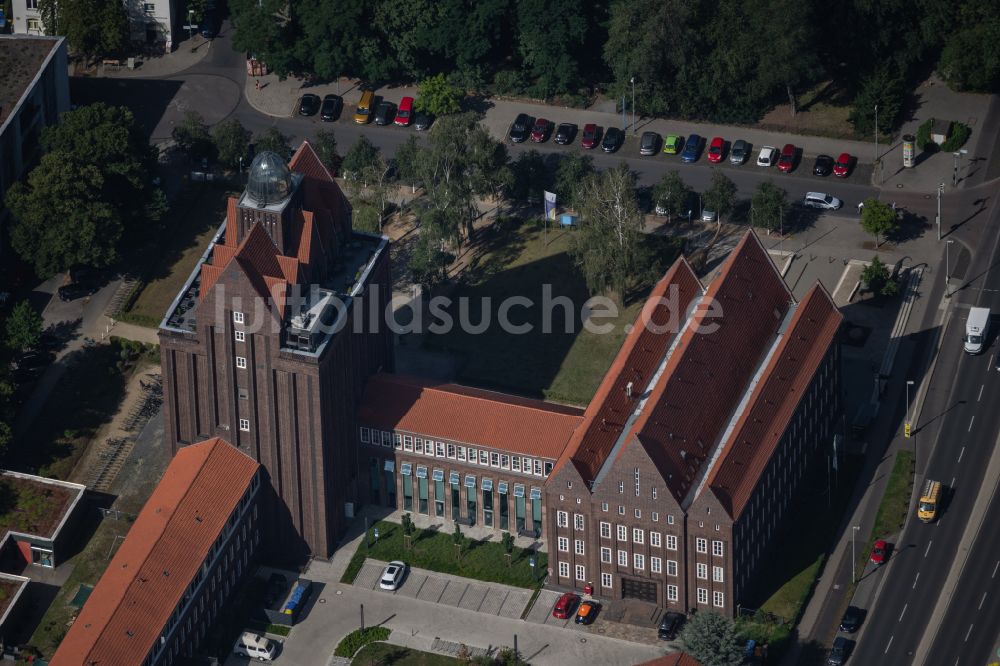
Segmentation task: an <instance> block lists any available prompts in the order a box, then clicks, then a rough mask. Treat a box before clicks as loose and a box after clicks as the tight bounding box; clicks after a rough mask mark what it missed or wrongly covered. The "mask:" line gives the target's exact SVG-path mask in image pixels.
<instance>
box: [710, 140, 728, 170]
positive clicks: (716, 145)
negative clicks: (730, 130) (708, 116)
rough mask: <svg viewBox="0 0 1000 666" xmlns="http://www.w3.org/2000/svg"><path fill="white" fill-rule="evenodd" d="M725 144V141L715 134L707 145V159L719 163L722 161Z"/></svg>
mask: <svg viewBox="0 0 1000 666" xmlns="http://www.w3.org/2000/svg"><path fill="white" fill-rule="evenodd" d="M725 146H726V142H725V141H723V140H722V137H721V136H717V137H715V138H714V139H712V143H711V144H710V145H709V146H708V161H709V162H714V163H719V162H721V161H722V151H723V149H724V148H725Z"/></svg>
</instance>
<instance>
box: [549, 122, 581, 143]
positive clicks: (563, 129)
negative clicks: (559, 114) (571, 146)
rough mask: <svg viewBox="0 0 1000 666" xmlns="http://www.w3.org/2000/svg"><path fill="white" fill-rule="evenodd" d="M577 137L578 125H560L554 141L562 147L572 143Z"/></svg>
mask: <svg viewBox="0 0 1000 666" xmlns="http://www.w3.org/2000/svg"><path fill="white" fill-rule="evenodd" d="M575 136H576V125H574V124H573V123H559V127H557V128H556V136H555V139H554V141H555V142H556V143H558V144H559V145H560V146H565V145H566V144H567V143H570V142H572V141H573V137H575Z"/></svg>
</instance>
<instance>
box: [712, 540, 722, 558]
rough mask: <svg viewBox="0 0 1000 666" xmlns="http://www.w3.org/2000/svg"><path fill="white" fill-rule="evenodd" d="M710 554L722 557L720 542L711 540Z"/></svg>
mask: <svg viewBox="0 0 1000 666" xmlns="http://www.w3.org/2000/svg"><path fill="white" fill-rule="evenodd" d="M712 555H714V556H716V557H722V542H721V541H713V542H712Z"/></svg>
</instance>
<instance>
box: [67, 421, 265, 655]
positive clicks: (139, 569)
mask: <svg viewBox="0 0 1000 666" xmlns="http://www.w3.org/2000/svg"><path fill="white" fill-rule="evenodd" d="M262 477H263V472H262V470H261V468H260V465H258V464H257V463H256V462H255V461H254V460H253V459H252V458H250V457H249V456H247V455H246V454H245V453H242V452H240V451H239V450H237V449H236V447H233V446H230V445H229V444H228V443H226V442H225V441H223V440H221V439H211V440H208V441H205V442H201V443H198V444H194V445H192V446H187V447H184V448H183V449H181V450H180V451H178V452H177V455H176V456H175V457H174V459H173V460H172V461H171V463H170V465H169V466H168V467H167V470H166V471H165V472H164V474H163V478H162V479H161V480H160V482H159V484H158V485H157V486H156V489H155V490H154V491H153V494H152V495H150V497H149V500H148V501H147V502H146V505H145V506H144V507H143V509H142V511H141V512H140V513H139V516H138V518H137V519H136V521H135V523H134V524H133V525H132V528H131V529H130V530H129V533H128V536H126V538H125V540H124V541H123V542H122V544H121V546H119V548H118V550H117V551H116V552H115V554H114V557H112V558H111V562H110V563H109V564H108V568H107V569H106V570H105V572H104V575H103V576H101V579H100V580H99V581H98V583H97V585H96V586H95V587H94V590H93V592H91V594H90V597H89V598H88V599H87V602H86V603H85V604H84V606H83V608H82V609H81V611H80V614H79V616H78V617H77V618H76V619H75V621H74V622H73V624H72V625H70V627H69V631H68V632H67V634H66V637H65V638H64V639H63V641H62V643H61V644H60V645H59V648H58V649H57V651H56V654H55V656H54V657H53V659H52V661H51V663H52V664H53V666H73V665H79V666H83V665H85V664H144V665H146V666H159V665H162V666H168V665H169V664H174V663H180V662H181V660H183V659H184V658H186V657H191V656H193V655H195V654H196V651H197V650H198V646H199V645H200V643H201V641H202V639H203V638H204V637H205V633H206V632H207V631H208V629H209V628H210V627H211V625H212V622H213V621H214V620H215V618H216V617H217V616H218V613H219V610H220V609H221V608H222V607H223V606H224V605H225V604H226V602H227V600H228V599H229V597H230V595H231V594H232V592H233V590H234V589H235V588H236V587H237V585H238V584H239V583H240V582H241V580H242V579H243V577H244V576H245V575H246V574H247V572H248V571H250V569H251V565H252V563H253V561H254V558H255V554H256V552H257V549H258V547H259V546H260V541H261V528H260V524H261V521H260V515H259V513H260V512H259V508H258V503H259V499H260V496H261V494H262V488H263V487H264V481H263V478H262Z"/></svg>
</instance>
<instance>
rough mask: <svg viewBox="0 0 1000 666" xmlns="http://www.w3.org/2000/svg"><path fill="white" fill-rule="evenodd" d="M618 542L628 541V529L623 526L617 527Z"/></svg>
mask: <svg viewBox="0 0 1000 666" xmlns="http://www.w3.org/2000/svg"><path fill="white" fill-rule="evenodd" d="M618 540H619V541H628V528H627V527H625V526H624V525H619V526H618Z"/></svg>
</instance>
